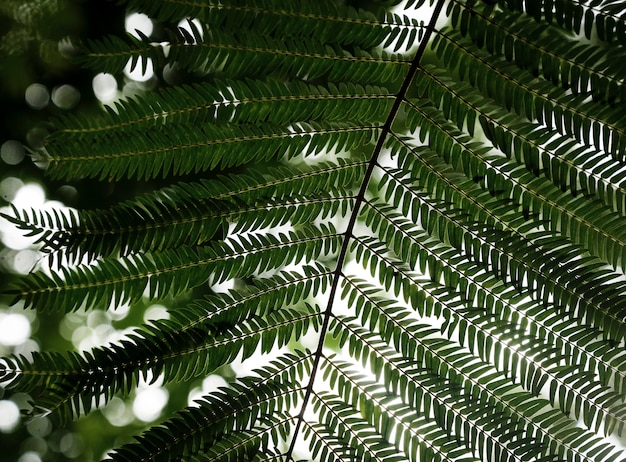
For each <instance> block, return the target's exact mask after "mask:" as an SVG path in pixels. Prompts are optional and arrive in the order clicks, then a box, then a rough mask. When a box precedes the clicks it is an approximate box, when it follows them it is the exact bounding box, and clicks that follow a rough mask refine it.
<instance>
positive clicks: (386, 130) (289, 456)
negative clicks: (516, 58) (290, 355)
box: [285, 0, 446, 462]
mask: <svg viewBox="0 0 626 462" xmlns="http://www.w3.org/2000/svg"><path fill="white" fill-rule="evenodd" d="M445 1H446V0H438V1H437V4H436V6H435V9H434V10H433V14H432V16H431V18H430V22H429V23H428V26H427V28H426V31H425V33H424V37H423V39H422V41H421V42H420V44H419V47H418V49H417V52H416V54H415V57H414V58H413V61H412V62H411V67H410V68H409V70H408V72H407V75H406V77H405V78H404V82H402V86H401V87H400V90H399V91H398V94H397V95H396V98H395V100H394V103H393V106H392V107H391V110H390V111H389V114H388V116H387V119H386V121H385V124H384V125H383V126H382V129H381V132H380V137H379V138H378V142H377V143H376V147H375V148H374V151H373V153H372V157H371V159H370V160H369V163H368V165H367V170H366V172H365V175H364V177H363V181H362V182H361V188H360V189H359V192H358V194H357V196H356V200H355V203H354V208H353V209H352V213H351V215H350V219H349V221H348V225H347V227H346V231H345V233H344V234H345V238H344V240H343V244H342V246H341V249H340V251H339V256H338V258H337V265H336V267H335V270H334V271H333V282H332V285H331V288H330V294H329V297H328V304H327V305H326V310H325V311H324V319H323V322H322V327H321V329H320V337H319V342H318V344H317V349H316V351H315V354H314V361H313V366H312V369H311V376H310V377H309V383H308V385H307V386H306V389H305V393H304V398H303V401H302V407H301V409H300V413H299V414H298V417H297V420H296V425H295V429H294V432H293V437H292V439H291V443H290V445H289V449H288V450H287V452H286V454H285V460H286V461H287V462H289V461H293V450H294V447H295V445H296V440H297V437H298V433H299V431H300V427H301V426H302V422H303V421H304V413H305V412H306V409H307V406H308V404H309V400H310V398H311V394H312V392H313V384H314V383H315V377H316V375H317V371H318V370H319V364H320V361H321V358H322V350H323V348H324V341H325V338H326V334H327V332H328V326H329V324H330V318H331V316H332V311H333V305H334V302H335V297H336V294H337V289H338V287H339V281H340V280H341V276H342V274H343V273H342V270H343V266H344V262H345V259H346V256H347V254H348V248H349V245H350V237H351V236H352V232H353V230H354V226H355V225H356V220H357V217H358V215H359V211H360V209H361V205H362V204H363V202H364V201H365V193H366V191H367V187H368V185H369V181H370V178H371V177H372V173H373V172H374V168H375V167H376V165H378V158H379V156H380V153H381V151H382V149H383V146H384V144H385V141H386V140H387V136H388V135H389V134H390V133H391V127H392V125H393V122H394V120H395V118H396V115H397V114H398V111H399V110H400V106H401V104H402V102H403V101H404V100H405V97H406V94H407V91H408V89H409V86H410V85H411V82H412V81H413V77H414V76H415V74H416V73H417V71H418V70H419V68H420V62H421V60H422V57H423V56H424V53H425V51H426V47H427V46H428V42H429V41H430V37H431V35H432V33H433V32H434V30H435V25H436V24H437V19H438V18H439V15H440V14H441V11H442V9H443V5H444V3H445Z"/></svg>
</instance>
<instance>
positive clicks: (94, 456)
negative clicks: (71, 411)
mask: <svg viewBox="0 0 626 462" xmlns="http://www.w3.org/2000/svg"><path fill="white" fill-rule="evenodd" d="M136 29H139V30H140V31H141V32H142V33H143V34H145V35H146V36H149V37H152V38H154V39H155V40H158V38H159V34H160V33H162V31H160V30H159V27H157V26H156V25H155V24H154V23H153V22H152V21H151V20H150V19H149V18H148V17H147V16H145V15H143V14H138V13H133V12H127V11H126V10H125V9H124V8H123V7H120V6H119V5H117V4H116V3H114V2H110V1H106V0H88V1H86V0H85V1H80V0H74V1H64V0H0V107H1V108H2V113H1V115H0V117H1V120H2V123H1V124H0V212H2V213H5V214H11V209H10V207H9V204H13V205H15V206H16V207H17V208H19V209H28V208H31V207H33V208H38V209H42V208H43V209H48V208H57V209H61V210H63V209H67V208H72V207H75V208H100V207H106V206H107V205H109V204H112V203H116V202H118V201H120V200H124V199H127V198H130V197H133V196H135V195H137V194H138V193H141V192H142V191H143V190H146V189H153V188H154V187H158V186H160V185H159V184H158V182H151V183H146V182H144V183H139V182H118V183H115V184H109V185H102V184H97V186H96V184H95V183H94V182H91V181H85V180H81V181H75V182H72V183H62V182H54V181H50V180H49V179H47V178H46V177H45V172H44V170H43V169H42V168H41V166H37V165H36V163H35V162H33V159H32V158H31V157H30V154H31V153H32V152H33V150H35V149H37V148H38V147H40V146H41V143H42V140H43V138H44V137H45V136H46V134H48V133H49V132H50V130H51V124H50V121H51V120H54V119H55V117H59V116H62V115H63V114H64V113H66V112H67V111H80V112H81V113H82V114H86V115H87V116H88V115H89V114H91V113H95V112H97V111H99V110H101V106H102V105H104V104H108V105H111V104H114V102H115V101H116V100H118V99H119V98H121V97H126V96H129V95H133V94H136V93H138V92H142V91H147V90H151V89H154V88H156V87H158V86H161V85H168V84H172V83H180V82H184V81H192V80H194V76H192V75H183V74H180V73H178V72H177V71H175V70H174V69H167V68H166V69H154V68H151V67H150V66H149V67H148V69H146V70H143V71H142V70H141V69H136V70H134V71H132V72H131V70H130V68H126V69H125V70H124V71H123V72H120V73H119V75H110V74H102V73H101V74H98V73H94V72H92V71H86V70H82V69H80V68H79V67H78V66H77V65H76V64H75V63H74V62H73V61H72V55H73V49H72V45H71V42H70V41H69V40H68V37H71V38H72V39H80V40H84V39H89V38H97V37H102V36H104V35H108V34H116V35H123V34H124V33H131V34H136V32H135V30H136ZM45 267H46V259H45V255H43V254H41V253H40V252H38V250H37V247H36V246H35V245H34V244H33V242H32V240H29V239H27V238H25V237H23V236H22V235H21V234H20V232H19V231H17V230H16V229H15V227H14V226H13V225H12V224H11V223H10V222H8V221H7V220H5V219H3V218H0V289H6V288H7V287H8V286H9V285H10V284H11V282H12V281H13V280H14V279H15V278H17V277H20V275H24V274H28V273H29V272H31V271H40V270H45ZM10 303H11V300H10V299H7V298H0V356H7V355H11V354H20V355H26V356H28V355H29V354H30V353H32V352H33V351H40V350H45V351H66V350H71V349H76V350H79V351H85V350H89V349H91V348H93V347H94V346H96V345H106V344H108V343H110V342H113V341H116V340H118V339H119V338H121V337H122V336H124V335H126V334H127V333H128V332H129V331H130V330H131V329H132V327H133V326H137V325H140V324H142V323H144V322H146V321H149V320H153V319H159V318H163V317H167V316H168V314H167V309H166V306H165V305H167V307H168V308H172V307H175V306H176V304H179V303H184V299H183V300H180V299H179V300H169V301H165V302H161V303H163V304H150V303H148V302H146V303H145V304H144V305H140V306H138V307H133V310H129V308H128V307H118V308H117V309H116V310H114V311H108V312H106V311H103V310H95V311H90V312H88V313H85V312H77V313H71V314H68V315H57V316H53V315H45V316H44V315H41V314H38V313H36V312H35V311H32V310H24V309H23V307H22V306H20V304H19V303H17V304H15V305H10ZM218 372H219V374H216V375H212V376H209V377H208V378H206V379H204V380H201V381H198V382H196V383H191V384H187V385H180V384H175V385H172V386H170V385H168V386H167V387H163V386H162V384H161V383H160V381H159V380H157V381H156V383H155V384H152V385H150V386H148V385H147V384H140V386H139V387H138V389H137V390H136V391H135V392H133V393H132V394H131V395H130V396H128V397H126V398H124V399H122V398H118V397H116V398H113V399H112V401H111V402H110V403H109V404H108V405H107V406H106V407H104V408H102V409H100V410H97V411H95V412H93V413H91V414H90V415H89V416H87V417H82V418H80V419H78V420H77V421H75V422H74V423H73V424H71V426H68V427H66V428H57V427H55V426H54V425H53V424H52V423H51V422H50V421H49V419H47V418H46V417H40V418H37V419H33V420H30V419H29V418H27V417H24V416H23V413H24V411H28V410H29V409H30V408H31V404H30V397H29V396H28V395H27V394H24V393H15V392H13V391H11V390H6V389H3V388H2V387H0V454H1V456H0V459H1V460H2V461H4V462H40V461H92V460H101V459H102V458H103V457H104V456H105V455H106V453H107V452H108V451H109V450H110V449H111V448H113V447H116V446H118V445H120V444H123V443H125V442H127V441H128V440H130V439H131V438H132V435H136V434H138V433H140V432H141V431H142V429H144V428H146V427H147V426H148V425H149V424H154V423H155V422H158V421H159V419H161V418H162V416H164V415H167V413H168V411H169V410H174V409H180V408H182V407H184V406H186V405H187V404H189V403H191V402H192V401H193V399H195V398H197V397H199V396H200V395H201V394H204V393H205V392H207V391H209V390H212V389H214V388H216V387H218V386H222V385H224V384H226V383H227V381H228V380H229V379H232V378H234V376H235V374H236V371H234V370H233V369H230V368H228V369H225V370H221V371H218Z"/></svg>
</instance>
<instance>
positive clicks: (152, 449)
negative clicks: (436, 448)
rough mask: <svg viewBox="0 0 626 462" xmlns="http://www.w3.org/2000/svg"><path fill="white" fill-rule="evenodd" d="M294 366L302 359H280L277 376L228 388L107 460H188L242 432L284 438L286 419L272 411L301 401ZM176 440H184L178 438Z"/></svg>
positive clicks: (247, 380) (298, 370) (299, 369)
mask: <svg viewBox="0 0 626 462" xmlns="http://www.w3.org/2000/svg"><path fill="white" fill-rule="evenodd" d="M294 362H295V363H296V364H301V358H300V357H298V356H296V355H289V356H287V357H285V358H280V359H279V360H277V361H276V366H275V367H274V369H273V371H274V372H275V375H272V376H270V377H267V376H266V377H250V378H243V379H241V381H240V383H238V384H234V385H232V387H231V388H226V389H222V390H220V392H217V393H214V394H213V395H211V396H209V397H206V398H204V399H202V400H200V401H198V402H196V403H197V404H198V405H199V406H198V407H192V408H188V409H186V410H185V411H183V412H181V413H179V414H178V415H177V416H176V417H175V418H173V419H171V420H169V421H167V422H165V423H164V424H163V425H162V426H160V427H154V428H152V429H151V430H149V431H148V432H146V433H145V434H144V435H142V436H140V437H138V438H137V442H136V443H130V444H127V445H125V446H122V447H120V448H118V449H117V450H116V452H115V453H114V454H112V455H111V456H110V459H109V460H111V461H120V462H121V461H129V462H130V461H147V460H171V459H172V458H180V457H188V456H191V455H193V454H197V453H198V452H207V451H209V450H210V448H211V447H212V446H213V445H215V444H216V443H219V442H220V441H221V440H222V439H223V438H225V437H226V438H227V437H229V436H230V435H233V434H234V435H237V434H240V433H241V432H255V433H263V432H266V431H269V432H271V433H272V434H275V435H276V434H277V435H283V436H286V429H285V423H286V422H287V421H288V419H285V418H283V419H281V418H280V416H279V415H276V414H277V413H276V412H275V411H274V409H275V408H287V409H288V408H290V407H291V406H292V404H294V403H296V402H297V400H298V399H299V398H298V395H299V394H300V389H299V387H297V386H296V387H295V388H294V386H293V385H295V384H297V383H298V379H301V378H302V374H303V372H304V369H303V368H302V367H295V366H294V364H293V363H294ZM278 377H280V380H279V379H278ZM249 388H254V390H255V392H254V395H250V394H248V393H246V390H247V389H249ZM180 434H185V435H186V436H185V437H184V438H180V437H177V436H176V435H180ZM235 441H237V440H235ZM259 443H260V444H261V445H265V446H266V445H267V440H266V439H261V441H259V442H258V443H257V444H259ZM255 452H256V451H255Z"/></svg>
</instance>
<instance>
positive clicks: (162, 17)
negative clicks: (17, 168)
mask: <svg viewBox="0 0 626 462" xmlns="http://www.w3.org/2000/svg"><path fill="white" fill-rule="evenodd" d="M127 3H128V6H129V8H131V9H134V10H137V11H144V12H146V13H147V14H149V15H150V16H151V17H152V18H154V20H155V21H158V22H159V23H160V27H162V29H163V30H164V31H165V32H163V33H164V34H165V35H164V36H166V37H167V41H160V42H158V43H157V42H153V41H152V39H151V38H149V37H146V36H140V38H138V39H136V38H132V37H123V38H121V37H105V38H102V39H100V40H95V41H91V42H86V43H83V44H77V46H78V48H79V50H80V53H81V54H80V57H79V58H78V59H79V61H80V62H81V63H82V64H83V65H85V66H87V67H90V68H93V69H97V70H98V71H100V72H113V73H115V72H119V71H120V70H122V69H123V68H124V66H126V64H127V62H130V63H131V65H132V66H147V65H148V63H149V62H151V63H152V65H153V66H154V67H155V68H157V69H162V68H163V67H164V66H166V65H167V66H170V67H172V68H177V69H181V70H184V71H186V72H188V73H190V75H193V76H194V79H195V81H194V83H189V84H184V85H173V86H169V87H168V86H165V87H163V88H159V89H156V90H154V91H149V92H146V93H144V94H141V95H138V96H135V97H131V98H128V99H124V100H121V101H119V102H116V103H115V104H114V105H113V106H112V107H109V108H107V109H106V110H105V111H103V113H102V114H101V115H99V116H97V117H83V116H81V115H80V114H71V115H66V116H63V117H60V118H59V119H57V120H56V122H55V125H54V126H55V131H54V133H52V134H51V135H50V136H49V137H48V138H46V141H45V144H44V146H43V147H42V148H41V149H40V150H39V151H38V152H37V153H36V156H35V157H37V158H38V159H43V160H45V161H46V162H47V163H48V165H49V166H48V172H49V174H50V175H51V177H52V178H62V179H66V180H69V179H73V178H96V179H98V180H100V181H103V182H104V181H116V180H120V179H130V180H136V181H144V180H151V179H154V178H163V179H167V180H171V182H172V184H171V185H170V186H168V187H165V188H161V189H156V190H151V191H148V192H145V193H143V194H142V195H139V196H137V197H135V198H133V199H130V200H127V201H125V202H121V203H119V204H115V205H112V206H110V207H108V208H102V209H98V210H77V211H72V212H71V213H68V214H61V213H60V212H55V211H52V212H51V211H40V210H18V209H16V208H13V210H12V212H11V213H7V214H5V215H4V216H5V218H6V219H8V220H9V221H10V222H12V223H13V224H14V225H15V226H17V227H19V228H21V229H22V230H24V232H25V233H26V234H28V235H31V236H34V237H35V238H36V239H38V243H39V244H40V245H41V248H42V250H43V251H45V252H47V253H48V254H49V255H50V257H51V261H52V262H53V264H52V265H51V267H50V270H49V271H47V272H39V273H34V274H31V275H28V276H26V277H24V278H23V279H21V280H20V281H18V282H17V283H16V284H15V285H14V287H13V288H12V289H11V290H10V294H12V295H13V296H14V297H15V300H20V301H22V302H23V303H24V304H25V305H26V306H27V307H30V308H34V309H37V310H40V311H42V312H57V313H61V314H64V313H69V312H72V311H75V310H78V309H86V310H89V309H93V308H99V309H107V308H110V307H115V306H117V305H119V304H131V305H134V304H138V303H141V302H142V301H145V300H158V299H163V298H166V297H176V296H181V295H185V297H186V300H191V301H188V302H186V304H185V305H184V306H183V307H180V308H178V309H175V310H174V309H173V310H171V313H170V318H169V320H160V321H156V322H153V323H149V324H146V325H142V326H137V328H136V330H135V331H133V333H131V334H129V335H128V336H127V337H126V338H125V339H123V340H122V341H120V342H118V343H113V344H110V345H102V346H100V347H98V348H95V349H93V350H92V351H86V352H67V353H59V352H45V351H44V352H39V353H34V354H33V355H32V358H26V357H22V356H16V357H8V358H5V359H4V360H3V365H2V368H1V369H0V379H1V380H3V382H6V383H7V384H8V385H9V386H12V387H14V388H15V389H17V390H21V391H24V392H28V393H30V394H31V395H32V396H33V397H34V399H35V403H36V407H35V413H43V414H46V415H49V416H51V417H53V418H55V419H56V421H57V422H59V423H63V422H66V421H67V420H68V419H71V418H73V417H76V416H79V415H82V414H84V413H87V412H89V411H90V410H92V409H94V408H96V407H98V406H101V405H103V404H105V403H106V402H108V401H109V400H110V399H111V398H112V397H114V396H116V395H127V394H128V393H130V391H131V390H132V389H133V388H134V387H135V386H137V384H138V383H139V381H140V380H141V379H142V378H144V379H147V378H150V377H151V378H152V379H153V380H155V379H156V378H157V377H162V378H163V380H164V381H165V382H166V383H170V382H189V381H191V380H195V379H198V378H202V377H205V376H207V375H209V374H211V373H212V372H214V371H216V370H217V369H219V368H220V367H222V366H225V365H228V364H230V363H232V362H233V361H235V360H236V359H237V358H239V359H237V360H244V361H245V360H246V359H248V358H251V357H252V356H253V355H254V357H255V358H256V357H257V356H256V353H262V354H270V353H271V354H272V356H270V357H269V358H268V360H267V364H265V365H258V364H255V367H254V369H255V370H254V372H252V373H251V374H250V376H247V377H239V378H238V380H237V381H236V382H234V383H233V384H231V385H230V386H229V387H226V388H223V389H221V390H219V391H218V392H216V393H214V394H212V395H209V396H207V397H205V398H203V399H202V400H201V401H199V402H198V403H197V406H195V407H190V408H188V409H185V410H181V411H180V412H179V413H177V414H176V415H175V416H170V419H169V420H167V421H165V422H164V423H162V424H161V425H159V426H155V427H153V428H152V429H150V430H148V431H147V432H145V433H144V434H143V435H141V436H137V441H136V442H135V443H130V444H128V445H124V446H122V447H120V448H118V449H117V450H116V451H115V452H113V453H112V454H111V455H110V458H111V460H116V461H137V460H164V461H165V460H181V459H184V460H198V461H199V460H203V461H208V460H254V461H261V460H283V461H293V460H296V459H298V458H306V459H307V460H321V461H349V460H350V461H352V460H377V461H405V460H409V461H444V460H445V461H478V460H484V461H530V460H534V461H553V460H564V461H568V462H574V461H597V462H603V461H607V462H608V461H616V460H626V457H625V456H624V454H623V453H622V451H621V449H620V447H619V444H617V443H616V442H615V441H616V440H615V439H610V438H607V437H609V436H613V437H616V438H619V437H623V432H624V424H625V423H626V402H625V397H626V353H625V350H624V345H625V342H626V322H625V319H626V281H625V279H624V267H625V263H626V227H624V226H623V223H624V219H625V216H626V201H625V197H626V194H625V191H626V190H625V188H626V186H625V183H624V179H625V178H626V166H625V164H624V159H626V136H624V134H625V133H626V126H625V125H624V122H623V120H622V119H623V117H622V115H623V113H624V109H626V94H625V93H624V85H623V83H624V76H626V61H625V60H624V58H625V52H624V46H625V45H626V35H625V34H626V27H625V24H626V21H625V20H624V13H625V12H626V9H625V8H624V6H623V5H622V4H621V2H616V1H611V0H607V1H594V2H586V1H580V2H574V1H572V2H569V1H567V2H566V1H556V2H553V1H534V0H531V1H526V2H521V1H520V2H518V1H504V0H502V1H499V2H477V1H474V0H468V1H461V0H438V1H437V2H431V4H430V5H427V4H425V2H423V1H417V2H416V1H411V0H409V1H405V2H399V1H390V2H385V1H381V2H367V4H363V6H359V7H358V8H355V7H353V6H351V5H349V4H346V3H343V2H334V1H330V0H328V1H315V2H313V1H303V2H287V3H284V2H277V1H274V0H254V1H246V2H243V1H236V0H233V1H220V2H217V1H213V0H203V1H200V2H184V1H168V2H148V1H144V0H128V2H127ZM415 11H417V12H421V11H426V12H427V14H428V15H429V19H428V20H427V21H422V20H421V19H415V14H414V13H415ZM189 18H193V20H191V19H189ZM181 20H187V22H186V23H185V22H183V23H180V21H181ZM179 23H180V24H184V27H183V26H180V27H179V26H178V25H177V24H179ZM146 189H147V187H146ZM67 263H72V264H73V265H68V264H67ZM225 281H236V284H235V288H233V289H232V290H230V291H227V292H225V293H209V294H207V293H206V292H207V291H209V292H210V287H211V286H212V284H216V283H222V282H225ZM311 336H314V338H315V339H316V340H315V341H314V346H313V347H312V348H311V347H310V346H309V347H307V346H305V345H307V341H305V339H310V338H311ZM308 345H310V344H308ZM272 358H273V359H272ZM255 361H256V360H255Z"/></svg>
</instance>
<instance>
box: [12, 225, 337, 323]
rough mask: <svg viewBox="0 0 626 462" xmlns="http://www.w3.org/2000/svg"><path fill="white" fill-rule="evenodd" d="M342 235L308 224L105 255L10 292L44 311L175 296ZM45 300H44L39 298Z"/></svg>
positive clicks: (271, 265)
mask: <svg viewBox="0 0 626 462" xmlns="http://www.w3.org/2000/svg"><path fill="white" fill-rule="evenodd" d="M340 239H341V235H340V234H338V233H337V232H335V231H334V230H333V229H332V228H328V227H326V226H323V227H322V228H321V229H314V228H310V229H307V230H304V229H303V230H301V231H296V232H290V233H288V234H280V235H278V236H274V235H271V234H269V235H258V236H255V235H250V236H248V237H245V236H241V237H239V239H238V240H237V241H232V242H231V243H228V242H222V243H216V244H214V245H212V246H204V247H198V248H190V247H178V248H176V249H175V250H166V251H163V252H154V253H150V254H143V255H133V256H128V257H124V258H121V259H115V258H110V259H104V260H101V261H98V262H96V263H95V264H93V265H89V266H84V267H83V266H78V267H76V268H75V269H71V270H68V269H66V268H61V272H62V276H58V275H56V274H52V275H51V276H46V275H44V274H38V273H35V274H32V275H30V276H29V277H27V278H25V279H24V280H23V281H22V282H21V283H20V285H19V286H17V287H16V288H15V290H14V294H15V296H17V297H20V298H21V299H22V300H24V303H25V306H32V305H34V304H37V305H39V304H40V303H41V304H42V306H41V309H43V310H45V311H64V312H70V311H74V310H77V309H78V308H81V307H83V308H91V307H93V306H96V305H99V306H103V307H105V308H106V307H108V306H110V305H111V304H112V303H113V304H119V303H129V302H130V303H132V302H136V301H138V300H139V299H140V298H141V297H142V296H143V295H144V292H147V296H148V297H149V298H151V299H158V298H162V297H164V296H165V295H170V296H171V295H173V294H180V293H183V292H184V291H187V290H189V289H191V288H193V287H197V286H200V285H202V284H205V283H207V282H208V280H209V279H211V280H212V281H213V282H214V283H218V282H223V281H224V280H226V279H230V278H235V277H243V276H244V275H245V274H242V272H241V270H242V269H243V268H247V269H249V268H255V269H256V271H258V273H262V272H263V271H268V270H272V269H278V268H280V267H282V266H283V265H285V264H286V263H287V262H300V261H303V260H309V259H311V257H312V256H313V255H316V256H317V257H318V258H319V257H320V256H322V255H328V254H332V253H334V252H335V251H336V249H337V246H338V244H339V241H340ZM44 301H45V302H44Z"/></svg>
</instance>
